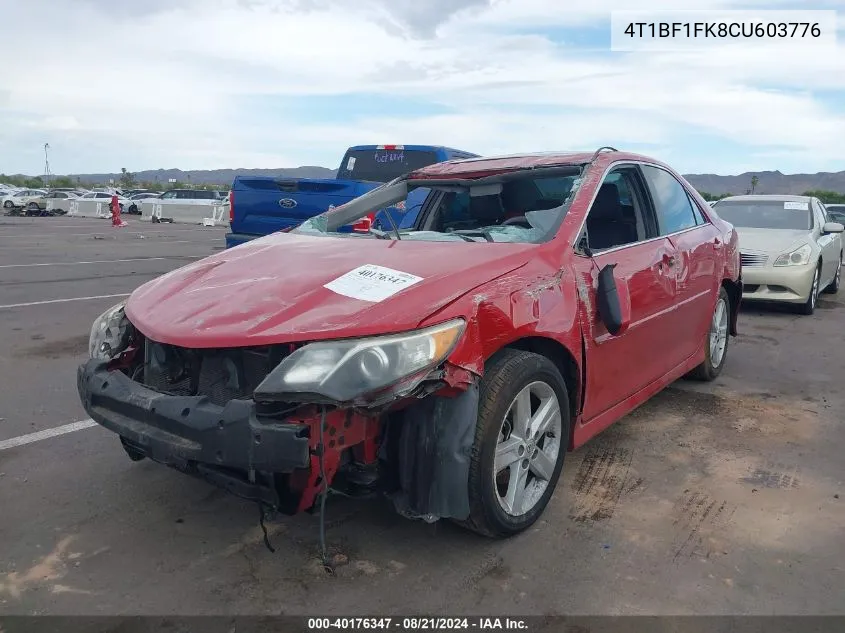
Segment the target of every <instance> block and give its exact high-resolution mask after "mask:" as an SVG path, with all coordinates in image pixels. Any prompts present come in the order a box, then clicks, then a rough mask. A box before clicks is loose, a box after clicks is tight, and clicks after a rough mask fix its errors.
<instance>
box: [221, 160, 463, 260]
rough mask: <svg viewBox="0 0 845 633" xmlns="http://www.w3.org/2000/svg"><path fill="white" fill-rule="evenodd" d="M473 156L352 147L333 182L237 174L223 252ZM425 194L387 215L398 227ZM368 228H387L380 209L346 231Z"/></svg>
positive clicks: (365, 229)
mask: <svg viewBox="0 0 845 633" xmlns="http://www.w3.org/2000/svg"><path fill="white" fill-rule="evenodd" d="M477 156H478V155H477V154H472V153H470V152H465V151H461V150H457V149H452V148H450V147H441V146H434V145H356V146H354V147H350V148H349V149H348V150H346V154H344V156H343V160H342V161H341V164H340V168H339V169H338V171H337V176H336V177H335V178H332V179H313V178H274V177H270V176H237V177H236V178H235V181H234V182H233V183H232V189H231V191H230V192H229V223H230V224H231V233H228V234H227V235H226V248H232V247H233V246H237V245H238V244H243V243H244V242H247V241H249V240H252V239H255V238H257V237H261V236H263V235H268V234H270V233H275V232H276V231H283V230H290V229H291V228H293V227H295V226H297V225H299V224H301V223H302V222H304V221H305V220H307V219H308V218H311V217H314V216H315V215H317V214H319V213H322V212H323V211H326V210H327V209H329V208H331V207H336V206H340V205H342V204H345V203H346V202H349V201H350V200H352V199H353V198H357V197H358V196H360V195H363V194H365V193H366V192H368V191H370V190H371V189H374V188H375V187H378V186H379V185H380V184H382V183H385V182H389V181H391V180H393V179H394V178H397V177H399V176H401V175H402V174H405V173H407V172H409V171H413V170H414V169H419V168H421V167H425V166H427V165H432V164H434V163H441V162H443V161H447V160H455V159H460V158H476V157H477ZM426 194H427V192H426V191H424V190H423V189H422V188H420V189H417V190H416V191H415V192H414V194H413V197H409V199H408V200H406V202H405V204H406V207H405V208H403V209H397V208H391V209H390V210H389V211H390V217H391V219H393V220H394V222H396V224H397V225H399V224H400V223H401V221H402V219H403V218H404V217H405V216H406V215H407V216H408V217H409V219H410V218H412V217H413V216H415V215H416V213H415V212H416V211H418V210H419V206H421V205H422V202H423V200H425V197H426ZM370 226H376V227H377V228H383V229H388V228H390V224H389V221H388V219H387V217H386V216H385V215H384V211H381V212H380V213H379V214H378V215H373V216H371V217H368V218H362V219H361V221H360V222H358V223H356V224H354V225H350V226H349V227H347V230H348V231H364V232H366V231H368V230H369V229H370Z"/></svg>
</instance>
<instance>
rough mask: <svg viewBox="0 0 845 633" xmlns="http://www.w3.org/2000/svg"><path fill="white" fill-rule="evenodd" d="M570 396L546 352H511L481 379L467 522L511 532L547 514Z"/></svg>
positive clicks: (482, 530)
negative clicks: (544, 354)
mask: <svg viewBox="0 0 845 633" xmlns="http://www.w3.org/2000/svg"><path fill="white" fill-rule="evenodd" d="M569 425H570V417H569V396H568V393H567V390H566V384H565V383H564V381H563V377H562V376H561V375H560V372H559V371H558V369H557V367H555V365H554V363H552V362H551V361H550V360H549V359H548V358H546V357H545V356H541V355H539V354H534V353H531V352H524V351H520V350H513V349H505V350H502V351H501V352H499V353H497V354H496V355H494V356H493V358H491V359H490V361H488V363H487V366H486V367H485V371H484V377H483V378H482V380H481V385H480V396H479V404H478V421H477V423H476V430H475V441H474V443H473V446H472V457H471V461H470V475H469V501H470V516H469V518H468V519H467V520H466V521H462V522H460V524H461V525H463V526H464V527H466V528H468V529H470V530H473V531H475V532H478V533H479V534H483V535H485V536H489V537H494V538H501V537H507V536H511V535H514V534H517V533H519V532H522V531H523V530H525V529H526V528H528V527H530V526H531V525H532V524H533V523H534V522H535V521H536V520H537V519H538V518H539V517H540V515H541V514H542V513H543V510H545V508H546V505H547V504H548V503H549V499H551V497H552V494H553V493H554V490H555V486H556V485H557V482H558V479H559V478H560V472H561V469H562V468H563V461H564V457H565V455H566V451H567V449H568V448H569Z"/></svg>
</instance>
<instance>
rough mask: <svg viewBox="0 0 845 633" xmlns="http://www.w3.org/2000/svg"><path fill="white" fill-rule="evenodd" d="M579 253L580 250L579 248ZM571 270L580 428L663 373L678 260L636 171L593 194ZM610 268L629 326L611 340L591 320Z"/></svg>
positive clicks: (617, 174) (670, 362)
mask: <svg viewBox="0 0 845 633" xmlns="http://www.w3.org/2000/svg"><path fill="white" fill-rule="evenodd" d="M585 247H586V248H585ZM576 255H577V256H576V257H575V258H574V259H575V263H574V267H575V273H576V275H577V279H578V287H579V289H580V290H579V292H580V295H581V323H582V328H583V332H584V338H585V346H586V373H587V376H586V390H585V393H586V396H585V399H584V411H583V420H584V423H589V421H590V420H592V419H593V418H595V417H596V416H598V415H601V414H602V413H604V412H605V411H607V410H608V409H610V408H611V407H613V406H615V405H617V404H619V403H620V402H622V401H623V400H625V399H626V398H628V397H630V396H632V395H634V394H635V393H637V392H638V391H640V390H641V389H643V388H644V387H646V386H647V385H648V384H650V383H652V382H653V381H655V380H657V379H658V378H660V377H661V376H663V375H664V374H665V373H667V372H668V371H670V370H671V369H672V367H673V366H674V364H675V359H674V357H673V356H672V354H671V351H670V350H667V345H666V340H667V328H666V324H665V318H666V315H667V314H670V313H671V312H672V310H673V307H674V304H675V293H676V290H675V283H676V282H675V274H674V272H673V270H672V269H671V268H670V267H669V265H668V262H670V261H671V260H672V259H673V258H677V250H676V249H675V246H674V245H673V244H672V242H671V240H669V239H668V238H666V237H661V236H660V235H659V234H658V230H657V221H656V218H655V215H654V209H653V208H652V206H651V201H650V198H649V195H648V193H647V189H646V185H645V182H644V180H643V177H642V174H641V172H640V171H639V168H638V167H637V166H636V165H621V166H618V167H615V168H613V169H612V170H611V171H610V172H609V173H608V174H607V176H606V177H605V178H604V179H603V180H602V183H601V185H600V186H599V188H598V189H597V192H596V195H595V199H594V201H593V203H592V204H591V207H590V210H589V212H588V215H587V218H586V220H585V222H584V228H583V229H582V235H581V236H580V237H579V240H578V247H577V248H576ZM611 264H612V265H615V268H614V277H616V278H617V279H622V280H625V282H626V283H627V285H628V288H629V293H630V297H631V324H630V326H629V327H628V329H627V330H626V331H625V332H624V333H622V334H620V335H617V336H614V335H611V334H610V333H609V332H608V330H607V328H606V327H605V326H604V324H603V323H602V322H601V320H600V319H599V317H598V312H597V310H596V305H597V303H596V289H597V285H598V273H599V271H600V270H601V269H602V268H603V267H604V266H607V265H611Z"/></svg>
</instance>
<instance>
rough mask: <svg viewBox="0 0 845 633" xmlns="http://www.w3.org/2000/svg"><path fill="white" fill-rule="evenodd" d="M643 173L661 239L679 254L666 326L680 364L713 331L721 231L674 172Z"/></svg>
mask: <svg viewBox="0 0 845 633" xmlns="http://www.w3.org/2000/svg"><path fill="white" fill-rule="evenodd" d="M642 172H643V175H644V176H645V181H646V183H647V184H648V191H649V194H650V196H651V201H652V204H653V206H654V210H655V214H656V216H657V225H658V230H659V232H660V235H662V236H664V237H666V238H667V239H669V240H670V241H671V242H672V244H673V245H674V246H675V248H676V249H677V253H678V256H677V258H676V259H675V261H674V262H671V263H670V267H671V270H672V272H673V273H674V275H675V284H676V293H677V299H676V303H675V307H674V310H673V312H672V313H671V314H667V315H665V316H664V324H665V326H666V328H667V335H668V336H669V337H671V339H670V340H671V344H672V350H671V354H672V356H673V358H674V359H675V362H676V363H677V364H681V363H683V362H685V361H687V360H688V359H689V358H690V356H692V355H693V354H695V353H696V352H697V351H698V350H699V349H700V348H701V345H702V341H704V339H705V337H706V334H707V331H708V330H709V328H710V322H711V320H712V317H713V308H714V306H715V304H716V294H717V293H718V291H719V284H720V282H719V275H718V274H717V273H716V263H717V261H718V252H719V251H720V250H721V248H722V247H723V245H722V243H721V239H720V234H719V231H718V230H717V229H716V228H715V227H714V226H713V225H712V224H710V222H709V221H707V220H706V219H705V216H704V214H703V213H702V211H701V209H699V208H698V205H697V204H696V203H695V201H694V200H693V199H692V198H691V196H690V195H689V192H688V191H687V189H686V188H685V187H684V185H683V184H682V183H681V182H680V180H678V179H677V178H676V177H675V176H674V174H672V173H671V172H670V171H668V170H666V169H664V168H663V167H660V166H657V165H643V166H642ZM667 342H668V341H667Z"/></svg>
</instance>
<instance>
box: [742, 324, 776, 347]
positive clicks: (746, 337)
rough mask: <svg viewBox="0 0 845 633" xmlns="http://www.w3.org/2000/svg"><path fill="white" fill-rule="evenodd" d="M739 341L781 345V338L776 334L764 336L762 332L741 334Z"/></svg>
mask: <svg viewBox="0 0 845 633" xmlns="http://www.w3.org/2000/svg"><path fill="white" fill-rule="evenodd" d="M778 329H779V328H778ZM738 342H740V343H770V344H771V345H780V340H778V339H776V338H775V337H774V336H764V335H762V334H740V335H739V339H738Z"/></svg>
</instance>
